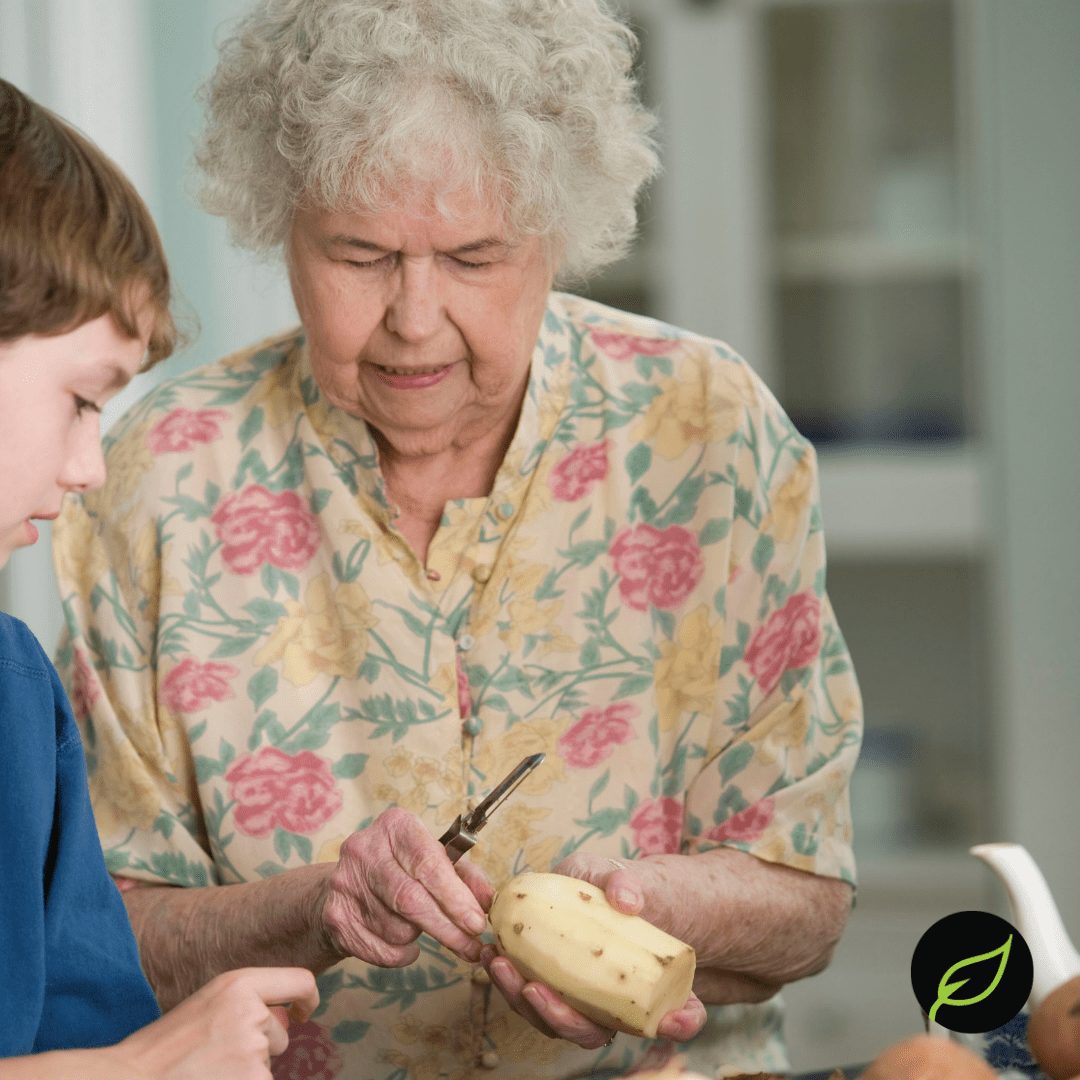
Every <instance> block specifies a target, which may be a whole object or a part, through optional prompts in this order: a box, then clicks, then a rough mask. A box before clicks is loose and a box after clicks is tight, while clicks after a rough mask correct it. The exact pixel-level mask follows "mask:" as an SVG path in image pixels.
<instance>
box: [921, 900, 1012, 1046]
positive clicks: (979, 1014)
mask: <svg viewBox="0 0 1080 1080" xmlns="http://www.w3.org/2000/svg"><path fill="white" fill-rule="evenodd" d="M1031 979H1032V966H1031V951H1030V950H1029V949H1028V946H1027V942H1026V941H1025V940H1024V939H1023V938H1022V937H1021V936H1020V932H1019V931H1018V930H1017V929H1016V927H1015V926H1013V925H1012V924H1011V923H1008V922H1006V921H1005V920H1004V919H1001V918H999V917H998V916H997V915H991V914H990V912H988V911H957V912H956V913H955V914H953V915H946V916H945V918H944V919H939V920H938V921H937V922H936V923H934V925H933V926H931V927H930V929H929V930H927V931H926V933H925V934H923V936H922V937H921V938H920V939H919V944H918V945H916V946H915V952H914V954H913V955H912V957H911V987H912V989H913V990H914V991H915V997H916V998H918V999H919V1004H920V1005H921V1006H922V1010H923V1012H924V1013H926V1015H927V1016H928V1017H929V1018H930V1019H931V1020H933V1021H935V1022H937V1023H938V1024H940V1025H941V1026H942V1027H945V1028H948V1029H949V1030H950V1031H965V1032H976V1031H993V1030H994V1028H998V1027H1001V1025H1002V1024H1007V1023H1008V1022H1009V1021H1010V1020H1011V1019H1012V1018H1013V1017H1014V1016H1015V1015H1016V1014H1017V1013H1018V1012H1019V1011H1020V1010H1021V1009H1022V1008H1023V1007H1024V1002H1025V1001H1027V999H1028V995H1029V994H1030V993H1031Z"/></svg>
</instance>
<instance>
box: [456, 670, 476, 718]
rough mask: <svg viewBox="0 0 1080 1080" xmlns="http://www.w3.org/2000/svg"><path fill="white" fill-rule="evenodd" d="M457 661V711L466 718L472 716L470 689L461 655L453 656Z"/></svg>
mask: <svg viewBox="0 0 1080 1080" xmlns="http://www.w3.org/2000/svg"><path fill="white" fill-rule="evenodd" d="M455 660H456V661H457V700H458V711H459V712H460V713H461V719H462V720H468V719H469V717H470V716H472V689H471V688H470V686H469V676H468V675H466V674H465V667H464V665H463V664H462V663H461V657H460V656H457V657H455Z"/></svg>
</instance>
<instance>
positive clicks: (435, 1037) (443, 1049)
mask: <svg viewBox="0 0 1080 1080" xmlns="http://www.w3.org/2000/svg"><path fill="white" fill-rule="evenodd" d="M392 1031H393V1033H394V1038H395V1039H396V1040H397V1042H398V1043H399V1044H400V1045H402V1046H409V1047H416V1048H417V1050H418V1051H419V1052H418V1053H417V1054H416V1055H413V1054H404V1053H402V1052H401V1051H393V1050H392V1051H390V1052H389V1053H388V1054H387V1055H386V1056H387V1061H388V1062H390V1063H391V1064H394V1065H397V1067H398V1068H399V1069H403V1070H405V1072H406V1074H407V1075H408V1076H409V1078H410V1080H440V1078H442V1077H445V1076H447V1072H446V1063H445V1058H446V1056H447V1055H449V1056H451V1057H452V1058H453V1059H456V1060H457V1061H459V1062H460V1061H467V1060H469V1058H470V1057H471V1056H472V1049H473V1047H472V1042H473V1031H472V1025H470V1024H468V1023H463V1024H455V1025H454V1026H453V1027H447V1026H446V1025H444V1024H422V1023H421V1022H420V1021H419V1020H417V1019H415V1018H414V1017H412V1016H410V1015H409V1014H408V1013H406V1014H405V1015H404V1016H403V1017H402V1018H401V1019H400V1020H398V1021H397V1022H396V1023H395V1024H394V1025H393V1028H392ZM449 1075H450V1077H451V1078H454V1080H457V1078H460V1080H466V1078H467V1077H469V1076H471V1075H472V1071H471V1069H469V1068H467V1067H465V1068H463V1069H462V1070H460V1071H452V1072H451V1073H450V1074H449Z"/></svg>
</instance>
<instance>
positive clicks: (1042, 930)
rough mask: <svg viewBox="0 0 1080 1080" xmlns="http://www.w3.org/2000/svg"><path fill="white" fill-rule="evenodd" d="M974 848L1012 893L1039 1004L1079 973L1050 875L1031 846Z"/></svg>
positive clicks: (1078, 955)
mask: <svg viewBox="0 0 1080 1080" xmlns="http://www.w3.org/2000/svg"><path fill="white" fill-rule="evenodd" d="M971 854H972V855H975V856H977V857H978V858H980V859H982V860H983V862H985V863H987V864H988V865H989V866H990V867H991V868H992V869H993V870H994V872H995V873H996V874H997V875H998V877H999V878H1001V881H1002V884H1003V885H1004V886H1005V891H1006V892H1007V893H1008V895H1009V903H1010V905H1011V907H1012V916H1013V919H1012V921H1013V925H1014V926H1015V927H1016V929H1017V930H1019V931H1020V933H1021V934H1022V935H1023V937H1024V940H1025V941H1026V942H1027V944H1028V948H1029V949H1030V950H1031V963H1032V967H1033V969H1034V980H1033V981H1032V984H1031V998H1030V999H1029V1000H1030V1006H1031V1008H1032V1009H1035V1008H1036V1007H1037V1006H1038V1005H1040V1004H1041V1003H1042V1001H1043V1000H1044V999H1045V998H1046V997H1047V995H1048V994H1050V992H1051V991H1052V990H1055V989H1056V988H1057V987H1059V986H1060V985H1061V984H1062V983H1064V982H1067V981H1068V980H1069V979H1071V978H1073V977H1074V976H1076V975H1080V953H1078V952H1077V951H1076V947H1075V946H1074V945H1073V943H1072V941H1071V940H1070V938H1069V935H1068V933H1067V932H1066V930H1065V924H1064V923H1063V922H1062V921H1061V913H1060V912H1059V911H1058V909H1057V904H1055V903H1054V898H1053V896H1052V895H1051V893H1050V887H1049V886H1048V885H1047V884H1046V878H1044V877H1043V875H1042V871H1040V870H1039V867H1038V866H1037V865H1036V863H1035V860H1034V859H1033V858H1032V857H1031V855H1030V854H1028V851H1027V849H1026V848H1024V847H1022V846H1021V845H1020V844H979V845H977V846H976V847H973V848H972V849H971Z"/></svg>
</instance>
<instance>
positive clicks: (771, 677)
mask: <svg viewBox="0 0 1080 1080" xmlns="http://www.w3.org/2000/svg"><path fill="white" fill-rule="evenodd" d="M820 646H821V604H820V602H819V601H818V598H817V597H816V596H815V595H814V594H813V593H812V592H801V593H796V594H795V595H794V596H792V597H790V598H789V599H788V602H787V603H786V604H785V605H784V606H783V607H782V608H781V609H780V610H779V611H774V612H773V613H772V614H771V615H770V616H769V619H768V621H767V622H766V623H765V625H764V626H759V627H758V628H757V630H755V631H754V636H753V637H752V638H751V639H750V644H749V645H747V647H746V656H745V660H746V663H747V664H748V665H749V668H750V670H751V671H752V672H753V673H754V676H755V678H756V679H757V681H758V684H759V685H760V687H761V689H762V691H763V692H764V693H766V694H767V693H768V692H769V691H770V690H772V688H773V687H774V686H775V685H776V684H777V683H778V682H779V681H780V676H781V675H783V674H784V672H785V671H789V670H790V669H792V668H800V667H805V666H806V665H807V664H809V663H810V661H811V660H813V659H814V657H815V656H817V654H818V649H819V648H820Z"/></svg>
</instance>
